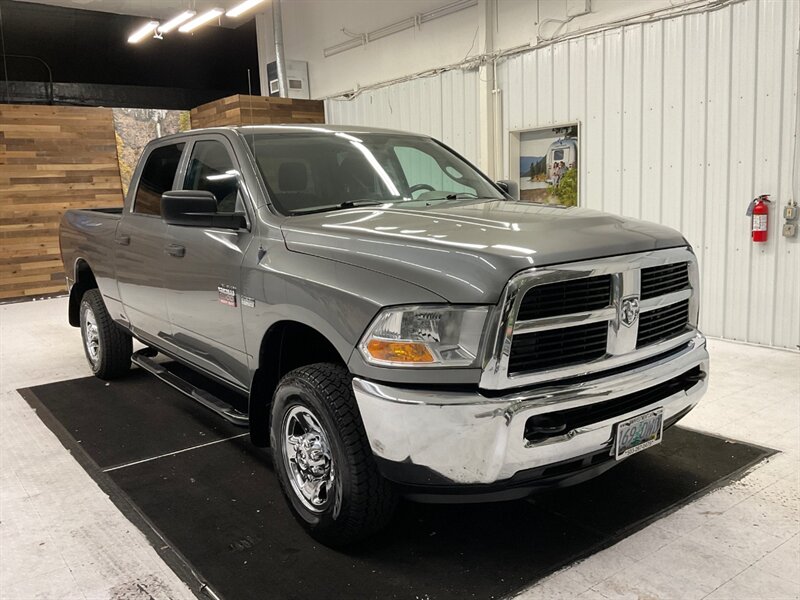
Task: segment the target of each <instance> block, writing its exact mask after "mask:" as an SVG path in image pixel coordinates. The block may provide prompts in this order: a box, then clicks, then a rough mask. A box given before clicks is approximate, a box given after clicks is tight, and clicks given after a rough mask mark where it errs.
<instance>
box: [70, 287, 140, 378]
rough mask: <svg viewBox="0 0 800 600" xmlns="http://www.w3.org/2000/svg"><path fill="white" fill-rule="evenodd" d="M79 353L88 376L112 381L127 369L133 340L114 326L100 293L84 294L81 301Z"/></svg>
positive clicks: (92, 290) (87, 292) (89, 291)
mask: <svg viewBox="0 0 800 600" xmlns="http://www.w3.org/2000/svg"><path fill="white" fill-rule="evenodd" d="M80 319H81V337H82V338H83V351H84V353H85V354H86V360H88V361H89V366H90V367H91V368H92V372H93V373H94V374H95V376H97V377H99V378H100V379H115V378H117V377H121V376H122V375H125V374H126V373H127V372H128V371H129V370H130V368H131V354H133V339H132V338H131V336H130V335H129V334H128V333H127V332H126V331H125V330H124V329H122V328H121V327H120V326H119V325H117V324H116V323H114V321H113V319H112V318H111V315H109V314H108V311H107V310H106V305H105V303H104V302H103V297H102V296H101V295H100V290H98V289H91V290H87V291H86V292H84V294H83V298H81V306H80Z"/></svg>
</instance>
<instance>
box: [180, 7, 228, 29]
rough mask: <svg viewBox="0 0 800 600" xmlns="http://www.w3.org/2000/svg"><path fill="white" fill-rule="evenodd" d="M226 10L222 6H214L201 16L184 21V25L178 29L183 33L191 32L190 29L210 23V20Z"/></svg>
mask: <svg viewBox="0 0 800 600" xmlns="http://www.w3.org/2000/svg"><path fill="white" fill-rule="evenodd" d="M224 12H225V11H224V10H222V9H221V8H212V9H211V10H209V11H208V12H204V13H203V14H202V15H200V16H199V17H195V18H194V19H192V20H191V21H189V22H188V23H184V24H183V25H181V26H180V28H178V31H180V32H182V33H189V32H190V31H194V30H195V29H197V28H198V27H200V26H201V25H205V24H206V23H208V22H209V21H210V20H212V19H216V18H217V17H218V16H220V15H221V14H222V13H224Z"/></svg>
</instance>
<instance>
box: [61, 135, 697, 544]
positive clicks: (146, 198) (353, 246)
mask: <svg viewBox="0 0 800 600" xmlns="http://www.w3.org/2000/svg"><path fill="white" fill-rule="evenodd" d="M60 241H61V253H62V257H63V261H64V267H65V271H66V273H67V279H68V285H69V288H70V300H69V322H70V324H72V325H74V326H76V327H80V328H81V333H82V339H83V344H84V350H85V353H86V357H87V359H88V362H89V364H90V366H91V368H92V370H93V372H94V373H95V374H96V375H97V376H98V377H100V378H104V379H110V378H114V377H122V376H124V375H125V374H126V373H128V372H129V370H130V368H131V362H132V361H133V362H134V363H136V364H137V365H139V366H140V367H142V368H145V369H147V370H149V371H151V372H152V373H154V374H155V375H157V376H159V377H161V378H162V379H164V380H165V381H167V382H168V383H170V384H172V385H174V386H175V387H176V388H178V389H180V390H182V391H184V392H186V393H187V394H189V395H190V396H191V397H192V398H194V399H195V400H197V401H199V402H201V403H203V404H204V405H205V406H207V407H208V408H209V409H211V410H214V411H215V412H217V413H218V414H220V415H221V416H222V417H224V418H226V419H228V420H230V421H232V422H234V423H237V424H240V425H243V426H246V427H249V430H250V436H251V439H252V442H253V443H254V444H256V445H259V446H267V445H269V446H271V448H272V452H273V457H274V465H275V470H276V473H277V476H278V479H279V481H280V484H281V486H282V489H283V491H284V494H285V496H286V499H287V502H288V504H289V506H290V507H291V509H292V511H293V514H294V515H295V517H296V518H297V519H298V521H299V522H300V523H302V524H303V525H304V526H305V527H306V528H307V529H308V530H309V531H310V532H311V534H312V535H313V536H315V537H316V538H317V539H319V540H321V541H323V542H325V543H328V544H332V545H337V544H338V545H340V544H346V543H350V542H353V541H355V540H358V539H361V538H363V537H365V536H367V535H370V534H372V533H374V532H375V531H377V530H379V529H380V528H381V527H383V526H384V525H385V524H386V523H387V522H388V520H389V519H390V518H391V515H392V511H393V510H394V507H395V505H396V502H397V499H398V498H399V497H401V496H405V497H408V498H411V499H414V500H418V501H436V502H472V501H487V500H503V499H514V498H521V497H525V496H527V495H529V494H531V493H533V492H535V491H536V490H537V489H542V488H544V487H551V486H565V485H569V484H575V483H579V482H582V481H585V480H587V479H589V478H591V477H595V476H597V475H600V474H601V473H603V472H604V471H606V470H607V469H609V468H611V467H613V466H614V465H616V464H619V462H620V461H622V460H624V459H626V458H627V457H629V456H630V455H632V454H634V453H636V452H639V451H641V450H644V449H646V448H648V447H650V446H652V445H654V444H657V443H659V442H660V441H661V440H662V434H663V431H664V429H666V428H668V427H669V426H671V425H672V424H674V423H675V422H676V421H678V420H679V419H680V418H681V417H683V416H684V415H685V414H686V413H687V412H688V411H690V410H691V409H692V408H693V407H694V406H695V405H696V404H697V402H698V401H699V400H700V397H701V396H702V394H703V393H704V391H705V389H706V383H707V374H708V353H707V351H706V343H705V339H704V337H703V336H702V334H701V333H700V332H699V331H698V329H697V321H698V287H699V285H698V269H697V262H696V259H695V255H694V253H693V252H692V249H691V247H690V245H689V244H688V242H687V241H686V240H685V239H684V237H683V236H682V235H681V234H680V233H678V232H676V231H674V230H672V229H669V228H667V227H663V226H660V225H656V224H653V223H647V222H644V221H638V220H634V219H629V218H624V217H621V216H616V215H610V214H604V213H600V212H596V211H592V210H588V209H585V208H579V207H570V208H565V207H560V206H552V205H542V204H533V203H525V202H520V201H518V200H517V199H515V189H514V185H513V183H511V182H493V181H492V180H490V179H489V178H488V177H487V176H485V175H484V174H482V173H481V172H480V171H479V170H478V169H477V168H475V167H474V166H473V165H471V164H470V163H469V162H468V161H467V160H465V159H464V158H462V157H461V156H459V155H458V154H457V153H456V152H454V151H453V150H451V149H449V148H448V147H446V146H445V145H444V144H442V143H440V142H438V141H436V140H434V139H432V138H430V137H427V136H422V135H415V134H409V133H404V132H399V131H390V130H380V129H370V128H363V127H341V126H328V125H325V126H322V125H314V126H302V125H287V126H252V127H238V128H214V129H205V130H195V131H190V132H187V133H181V134H178V135H173V136H167V137H163V138H160V139H157V140H154V141H152V142H150V143H149V144H148V145H147V147H146V148H145V150H144V153H143V155H142V158H141V160H140V162H139V164H138V166H137V168H136V170H135V172H134V174H133V179H132V181H131V185H130V189H129V192H128V194H127V197H126V199H125V203H124V206H123V207H122V208H121V209H99V210H68V211H67V212H66V213H65V214H64V216H63V219H62V222H61V228H60ZM134 338H135V339H137V340H139V341H140V342H141V343H142V344H143V345H144V348H143V349H142V350H139V351H137V352H136V353H134V352H133V345H132V340H133V339H134ZM156 355H160V356H161V357H162V360H157V358H158V357H157V356H156ZM163 357H166V358H168V359H169V361H172V362H173V363H175V364H182V365H183V366H184V367H185V366H188V367H190V368H191V369H192V370H194V371H196V372H198V373H199V374H201V375H203V376H204V377H203V378H200V379H202V380H204V381H209V382H214V384H215V385H216V386H219V385H220V384H221V385H222V386H225V388H227V389H228V390H230V391H231V392H232V393H234V394H236V395H237V397H241V398H242V399H244V400H245V406H246V407H247V409H246V410H239V409H237V408H235V407H233V406H231V405H230V403H226V402H225V401H224V400H223V399H222V398H221V397H220V396H219V395H214V394H213V393H212V392H211V391H209V390H208V389H204V388H203V386H202V385H198V383H197V381H195V382H194V383H189V382H188V381H186V380H185V379H182V378H181V377H180V376H179V375H178V374H177V372H176V371H175V370H174V369H173V370H170V369H169V368H168V365H169V362H165V361H164V360H163ZM156 434H157V433H156Z"/></svg>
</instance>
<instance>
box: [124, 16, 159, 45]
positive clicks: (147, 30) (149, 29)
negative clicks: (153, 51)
mask: <svg viewBox="0 0 800 600" xmlns="http://www.w3.org/2000/svg"><path fill="white" fill-rule="evenodd" d="M156 27H158V21H150V22H149V23H147V25H143V26H142V27H140V28H139V29H137V30H136V31H134V32H133V33H132V34H131V36H130V37H129V38H128V43H129V44H136V43H137V42H141V41H142V40H143V39H144V38H146V37H147V36H148V35H150V34H151V33H153V32H154V31H155V30H156Z"/></svg>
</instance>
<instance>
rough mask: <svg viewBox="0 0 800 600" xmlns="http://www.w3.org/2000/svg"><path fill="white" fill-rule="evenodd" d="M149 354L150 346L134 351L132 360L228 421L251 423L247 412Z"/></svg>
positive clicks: (245, 425) (243, 425)
mask: <svg viewBox="0 0 800 600" xmlns="http://www.w3.org/2000/svg"><path fill="white" fill-rule="evenodd" d="M148 354H152V350H151V349H149V348H145V349H144V350H139V351H138V352H134V353H133V355H132V356H131V361H132V362H133V363H134V364H136V365H139V366H140V367H141V368H143V369H144V370H145V371H149V372H150V373H152V374H153V375H155V376H156V377H158V378H159V379H160V380H161V381H163V382H164V383H166V384H168V385H171V386H172V387H174V388H175V389H176V390H178V391H179V392H181V393H183V394H186V395H187V396H189V398H191V399H192V400H194V401H195V402H197V403H199V404H202V405H203V406H205V407H206V408H207V409H209V410H211V411H214V412H215V413H217V414H218V415H219V416H220V417H222V418H223V419H225V420H226V421H228V422H230V423H233V424H234V425H238V426H240V427H247V426H249V425H250V421H249V419H248V418H247V415H246V414H244V413H243V412H239V411H238V410H236V409H235V408H234V407H233V406H231V405H230V404H228V403H227V402H225V401H224V400H220V399H219V398H217V397H216V396H214V395H213V394H210V393H209V392H207V391H205V390H204V389H202V388H199V387H197V386H195V385H193V384H191V383H189V382H188V381H186V380H185V379H181V378H180V377H178V376H177V375H175V374H174V373H172V372H170V371H169V370H167V369H165V368H164V367H163V366H162V365H160V364H159V363H157V362H156V361H154V360H153V358H152V357H151V356H148Z"/></svg>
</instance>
